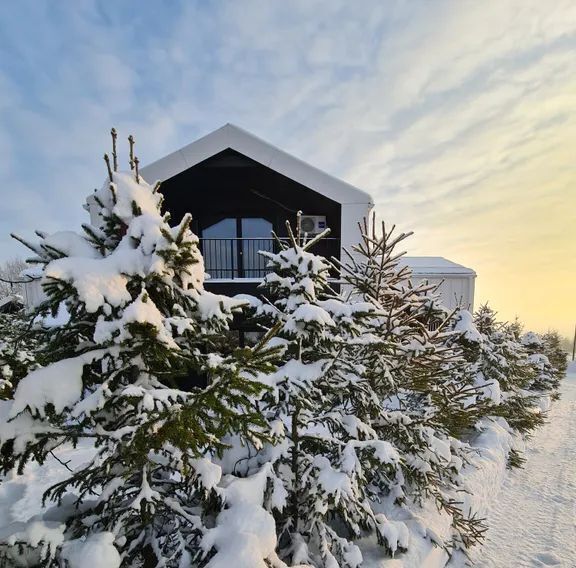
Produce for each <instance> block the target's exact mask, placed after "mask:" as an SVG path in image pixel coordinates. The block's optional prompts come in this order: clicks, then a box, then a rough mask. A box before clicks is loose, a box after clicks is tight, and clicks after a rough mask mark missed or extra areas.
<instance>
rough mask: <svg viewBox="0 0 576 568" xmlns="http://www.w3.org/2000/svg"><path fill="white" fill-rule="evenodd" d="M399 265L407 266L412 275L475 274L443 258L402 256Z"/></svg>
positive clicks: (469, 269)
mask: <svg viewBox="0 0 576 568" xmlns="http://www.w3.org/2000/svg"><path fill="white" fill-rule="evenodd" d="M400 265H401V266H408V267H409V268H410V269H411V270H412V273H413V274H414V275H424V274H425V275H431V274H438V275H441V276H451V275H466V276H476V272H474V270H472V269H471V268H466V267H465V266H462V265H461V264H456V263H455V262H452V261H451V260H448V259H447V258H444V257H443V256H403V257H402V258H401V259H400Z"/></svg>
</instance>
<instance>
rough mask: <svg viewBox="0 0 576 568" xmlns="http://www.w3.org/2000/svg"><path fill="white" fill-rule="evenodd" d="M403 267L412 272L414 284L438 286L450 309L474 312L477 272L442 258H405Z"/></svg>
mask: <svg viewBox="0 0 576 568" xmlns="http://www.w3.org/2000/svg"><path fill="white" fill-rule="evenodd" d="M400 262H401V265H402V266H407V267H408V268H410V270H411V271H412V278H411V280H412V283H413V284H418V283H420V282H423V281H425V282H428V283H429V284H432V285H434V286H438V288H437V292H436V293H437V294H438V295H439V296H440V300H441V302H442V304H444V306H446V307H447V308H449V309H454V308H456V307H462V308H464V309H467V310H468V311H473V310H474V285H475V280H476V272H474V270H472V269H471V268H466V267H465V266H462V265H461V264H456V263H455V262H452V261H451V260H448V259H446V258H444V257H442V256H405V257H402V259H401V261H400Z"/></svg>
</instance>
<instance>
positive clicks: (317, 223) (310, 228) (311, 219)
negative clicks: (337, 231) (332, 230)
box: [300, 215, 326, 235]
mask: <svg viewBox="0 0 576 568" xmlns="http://www.w3.org/2000/svg"><path fill="white" fill-rule="evenodd" d="M325 228H326V215H302V216H301V217H300V232H301V233H302V234H304V233H307V234H308V235H317V234H318V233H321V232H322V231H323V230H324V229H325Z"/></svg>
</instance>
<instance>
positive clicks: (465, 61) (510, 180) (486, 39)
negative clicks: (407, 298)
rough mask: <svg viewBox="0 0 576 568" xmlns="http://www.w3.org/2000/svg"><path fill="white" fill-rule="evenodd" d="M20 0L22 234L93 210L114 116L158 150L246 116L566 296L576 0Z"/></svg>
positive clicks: (250, 125)
mask: <svg viewBox="0 0 576 568" xmlns="http://www.w3.org/2000/svg"><path fill="white" fill-rule="evenodd" d="M0 10H1V11H2V14H0V16H1V17H0V152H1V155H2V160H1V162H0V188H1V189H0V191H1V192H2V200H3V202H4V204H5V207H4V208H3V211H2V213H0V222H1V228H2V231H3V232H4V233H7V232H8V231H9V230H18V231H24V232H26V231H28V232H31V230H32V229H34V228H36V227H41V228H46V229H49V230H52V229H55V228H58V227H62V228H68V227H70V225H72V224H77V223H78V222H79V221H80V219H82V218H83V217H82V215H83V212H82V210H81V208H80V203H81V201H82V199H83V197H84V195H85V194H87V193H89V192H90V191H91V189H92V188H93V187H94V185H97V184H99V183H100V180H101V179H102V177H103V173H104V169H103V164H102V160H101V155H102V153H103V151H104V150H105V149H107V148H108V129H109V128H110V126H112V125H115V126H116V127H117V128H118V129H119V130H120V132H121V135H122V136H125V135H127V134H128V133H129V132H133V133H134V134H135V135H136V138H137V140H138V152H139V154H140V156H141V158H142V161H143V162H144V163H145V162H148V161H151V160H154V159H156V158H158V157H160V156H162V155H164V154H165V153H167V152H169V151H172V150H175V149H177V148H178V147H180V146H182V145H184V144H187V143H189V142H190V141H191V140H193V139H195V138H196V137H198V136H200V135H202V134H204V133H207V132H209V131H210V130H212V129H214V128H217V127H218V126H220V125H222V124H223V123H225V122H235V123H238V124H239V125H240V126H243V127H245V128H247V129H248V130H251V131H253V132H255V133H256V134H257V135H259V136H261V137H263V138H265V139H268V140H270V141H271V142H272V143H274V144H276V145H278V146H280V147H282V148H285V149H286V150H287V151H290V152H292V153H294V154H296V155H297V156H299V157H302V158H304V159H306V160H307V161H309V162H311V163H313V164H315V165H317V166H319V167H321V168H324V169H326V170H327V171H329V172H331V173H334V174H336V175H340V176H342V177H344V178H345V179H347V180H348V181H351V182H352V183H355V184H357V185H359V186H361V187H363V188H366V189H368V190H369V191H370V192H371V193H372V194H373V196H374V198H375V201H376V203H377V205H378V212H379V214H380V215H382V216H383V217H385V218H386V219H387V220H389V221H392V222H396V223H397V224H398V225H399V226H400V227H401V228H402V229H404V230H409V229H414V230H415V231H416V236H415V237H414V238H413V239H411V240H412V247H413V250H412V251H411V252H413V253H415V254H416V253H425V254H443V255H445V256H448V257H453V258H454V260H456V261H462V262H464V263H468V264H470V265H472V266H474V267H475V268H476V269H477V271H478V273H479V275H480V277H479V281H478V290H479V296H480V298H481V299H487V298H491V299H493V300H494V301H495V302H496V304H497V307H498V308H499V309H500V311H501V313H502V314H503V315H505V316H509V315H510V314H511V313H512V312H514V311H515V310H519V309H520V308H522V310H525V309H527V306H528V304H530V302H531V303H532V304H534V303H537V302H540V300H539V295H540V294H541V291H540V286H541V285H542V284H541V278H540V276H539V275H538V272H537V269H536V268H535V266H536V265H538V266H540V267H541V268H540V269H541V270H543V271H545V272H547V273H548V274H549V275H550V278H549V279H548V288H549V293H550V295H551V296H559V295H561V294H563V293H564V288H563V286H565V284H564V279H565V278H566V270H572V273H574V272H576V268H575V266H574V262H572V263H571V261H570V259H575V258H576V250H575V246H576V244H575V243H576V238H575V235H574V231H575V229H574V227H575V226H576V219H575V218H574V215H575V212H576V203H575V199H576V197H575V196H576V190H575V189H574V185H575V182H576V179H575V178H576V174H575V173H574V169H573V158H572V154H573V151H572V148H573V146H574V142H573V141H574V136H575V134H576V125H575V123H574V119H573V108H574V102H575V101H574V93H575V92H576V68H574V65H573V53H574V48H575V47H576V5H575V4H574V2H572V1H571V0H556V1H555V2H554V3H552V4H550V3H543V2H541V1H540V0H504V1H501V2H483V3H478V2H477V3H474V2H459V1H457V0H451V1H448V0H439V1H438V2H427V1H425V0H422V1H414V0H410V1H402V0H398V1H390V2H378V1H369V0H368V1H366V2H362V3H361V5H358V4H357V3H350V2H344V1H335V0H315V1H309V0H298V1H294V2H289V3H278V2H274V3H272V2H266V1H263V0H244V1H241V2H236V1H225V2H219V3H196V2H172V3H171V4H170V9H168V8H166V6H164V5H160V4H154V3H145V4H142V3H135V2H134V3H131V2H127V3H121V4H117V5H111V4H109V3H104V2H101V1H98V0H92V1H89V0H86V1H83V2H77V3H74V4H66V5H60V4H52V3H38V2H19V3H12V4H5V5H3V6H2V8H0ZM17 252H18V247H17V245H15V244H12V243H10V242H9V241H8V240H6V239H0V258H5V257H7V256H13V255H14V254H16V253H17ZM536 257H537V258H538V262H535V261H534V259H535V258H536ZM562 258H564V259H565V262H564V263H563V264H562V261H561V259H562ZM567 266H568V268H566V267H567ZM512 273H513V274H515V275H518V276H517V278H521V279H522V280H523V281H524V284H523V286H522V289H523V293H524V294H525V295H526V297H527V298H528V299H527V300H526V302H524V301H523V302H520V301H519V300H518V299H514V294H513V293H512V292H510V290H511V289H514V286H515V284H514V282H513V281H512V280H511V279H510V278H511V277H510V276H509V274H512ZM556 274H559V275H560V276H559V277H557V278H556V277H555V276H554V275H556ZM526 282H528V283H526ZM530 282H535V283H536V282H537V283H538V284H534V285H531V284H530ZM570 301H572V302H574V300H570ZM548 304H549V306H550V310H551V313H552V312H553V316H552V315H551V316H550V318H549V319H548V320H544V319H543V315H542V314H539V315H537V317H536V315H535V316H534V317H532V316H531V315H530V314H531V313H532V311H530V310H528V311H527V312H526V313H527V317H528V319H529V323H531V324H532V325H544V324H543V321H550V323H551V324H553V325H558V326H561V327H562V329H563V330H564V331H565V332H566V330H567V329H568V327H569V322H568V319H569V318H568V316H567V315H566V314H564V315H562V313H561V312H562V311H564V312H567V311H569V310H570V309H572V312H576V306H574V305H573V304H572V305H571V307H569V308H566V307H565V308H557V307H554V308H552V304H551V303H550V302H549V303H548ZM534 313H535V312H534Z"/></svg>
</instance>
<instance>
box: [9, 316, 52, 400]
mask: <svg viewBox="0 0 576 568" xmlns="http://www.w3.org/2000/svg"><path fill="white" fill-rule="evenodd" d="M31 323H32V322H31V321H30V318H29V317H27V316H26V315H25V314H24V310H22V311H20V312H17V313H14V314H0V399H4V400H6V399H10V398H12V395H13V393H14V388H15V387H16V385H17V384H18V382H19V381H20V379H22V378H23V377H25V376H26V375H27V374H28V373H29V372H30V371H32V370H34V369H36V368H38V367H39V366H40V363H39V361H38V351H39V349H40V347H41V343H42V340H41V336H42V334H41V332H39V331H38V330H36V329H33V328H32V326H31Z"/></svg>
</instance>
